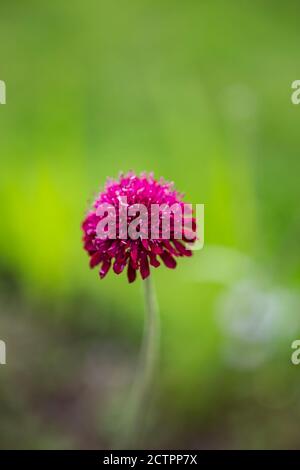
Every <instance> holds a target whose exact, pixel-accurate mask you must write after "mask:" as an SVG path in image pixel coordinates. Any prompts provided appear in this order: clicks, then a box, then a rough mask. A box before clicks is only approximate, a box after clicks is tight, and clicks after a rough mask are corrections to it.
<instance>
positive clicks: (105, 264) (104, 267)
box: [99, 261, 111, 279]
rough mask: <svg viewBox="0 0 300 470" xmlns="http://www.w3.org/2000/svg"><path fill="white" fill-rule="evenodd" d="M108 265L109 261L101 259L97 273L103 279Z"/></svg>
mask: <svg viewBox="0 0 300 470" xmlns="http://www.w3.org/2000/svg"><path fill="white" fill-rule="evenodd" d="M110 266H111V261H103V264H102V267H101V269H100V271H99V275H100V277H101V279H103V278H104V277H105V276H106V274H107V273H108V271H109V268H110Z"/></svg>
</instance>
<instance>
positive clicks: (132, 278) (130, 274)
mask: <svg viewBox="0 0 300 470" xmlns="http://www.w3.org/2000/svg"><path fill="white" fill-rule="evenodd" d="M127 277H128V281H129V282H134V281H135V278H136V270H135V269H134V268H133V266H132V264H131V262H130V263H129V264H128V270H127Z"/></svg>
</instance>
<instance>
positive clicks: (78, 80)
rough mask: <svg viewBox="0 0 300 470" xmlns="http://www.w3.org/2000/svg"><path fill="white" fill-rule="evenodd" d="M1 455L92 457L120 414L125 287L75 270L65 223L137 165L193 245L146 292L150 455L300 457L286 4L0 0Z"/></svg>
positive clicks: (132, 341)
mask: <svg viewBox="0 0 300 470" xmlns="http://www.w3.org/2000/svg"><path fill="white" fill-rule="evenodd" d="M0 11H1V13H0V79H1V80H5V82H6V86H7V104H6V105H5V106H0V136H1V141H0V150H1V173H0V181H1V186H0V194H1V219H0V221H1V222H0V223H1V230H0V255H1V262H0V293H1V300H0V310H1V312H0V339H2V340H5V341H6V345H7V365H2V366H0V382H1V383H0V447H1V448H34V449H40V448H53V449H55V448H74V449H76V448H78V449H80V448H105V447H110V446H112V445H113V442H114V434H115V432H116V430H117V428H118V423H119V421H120V417H121V415H122V414H123V411H124V409H126V405H127V398H128V388H129V386H130V383H131V382H132V378H133V376H134V372H135V367H136V363H137V357H138V351H139V345H140V340H141V334H142V329H143V302H142V295H141V294H142V289H141V287H142V285H141V281H138V282H136V283H134V284H133V285H129V284H128V283H127V280H126V276H125V275H123V276H120V277H117V276H115V275H113V274H112V273H110V274H109V275H108V277H107V278H106V279H105V280H103V281H100V280H99V278H98V275H97V272H96V271H90V270H89V268H88V258H87V255H86V253H84V251H83V249H82V243H81V230H80V224H81V221H82V219H83V217H84V214H85V211H86V210H87V208H88V207H89V203H90V202H91V201H92V200H93V198H94V196H95V194H96V193H97V191H99V189H100V188H101V186H102V185H103V183H104V181H105V179H106V177H107V176H117V175H118V173H119V171H121V170H123V171H127V170H129V169H133V170H135V171H136V172H140V171H143V170H146V171H154V173H155V175H156V176H157V177H159V176H161V175H162V176H164V177H165V178H166V179H168V180H172V181H174V182H175V184H176V187H177V189H179V190H180V191H183V192H185V194H186V199H187V200H188V201H190V202H193V203H204V204H205V210H206V218H205V247H204V249H203V250H202V251H200V252H195V254H194V256H193V258H192V259H186V260H184V259H183V260H181V262H180V263H179V265H178V268H177V269H176V270H175V271H171V270H167V269H166V268H160V269H158V270H156V271H155V273H154V278H155V283H156V286H157V290H158V298H159V303H160V309H161V323H162V338H161V341H162V351H161V361H160V371H159V380H158V383H157V386H156V388H155V389H154V390H153V400H152V403H151V407H150V406H149V413H148V414H149V416H148V418H147V423H146V422H145V433H144V437H143V446H144V447H148V448H152V449H153V448H163V447H165V448H166V447H167V448H250V449H251V448H297V447H299V443H300V429H299V419H300V400H299V393H300V366H298V367H297V366H295V365H293V364H292V363H291V353H292V350H291V343H292V341H293V340H294V339H297V338H299V337H300V322H299V311H300V310H299V292H300V253H299V238H300V216H299V196H300V187H299V172H300V160H299V144H300V138H299V129H300V106H299V107H298V106H294V105H292V103H291V83H292V81H294V80H296V79H300V76H299V75H300V71H299V21H298V18H299V13H300V7H299V5H298V4H297V3H296V2H294V1H292V0H290V1H286V2H277V1H276V2H274V1H266V2H259V1H258V0H255V1H253V0H252V1H250V0H248V1H239V2H237V1H233V0H228V1H226V2H224V1H205V0H203V1H196V0H195V1H193V0H187V1H185V2H182V1H179V0H173V1H170V0H169V1H167V0H159V1H158V0H154V1H153V0H152V1H150V0H131V1H126V0H124V1H115V0H111V1H96V0H86V1H85V2H77V1H75V2H68V1H66V0H63V1H62V0H60V1H58V0H54V1H52V2H47V3H45V2H40V1H37V0H35V1H34V0H28V1H26V2H21V1H18V0H10V1H8V0H6V1H5V0H2V1H1V7H0Z"/></svg>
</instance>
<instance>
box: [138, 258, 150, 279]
mask: <svg viewBox="0 0 300 470" xmlns="http://www.w3.org/2000/svg"><path fill="white" fill-rule="evenodd" d="M140 271H141V276H142V279H146V277H148V276H149V274H150V268H149V262H148V257H147V255H146V254H145V253H142V254H141V263H140Z"/></svg>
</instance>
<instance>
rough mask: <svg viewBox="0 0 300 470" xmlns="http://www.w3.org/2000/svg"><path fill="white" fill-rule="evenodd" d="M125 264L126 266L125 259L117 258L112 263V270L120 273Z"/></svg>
mask: <svg viewBox="0 0 300 470" xmlns="http://www.w3.org/2000/svg"><path fill="white" fill-rule="evenodd" d="M125 266H126V259H124V260H122V261H121V262H120V261H119V260H116V261H115V262H114V265H113V270H114V272H115V273H116V274H121V272H122V271H123V270H124V268H125Z"/></svg>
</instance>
